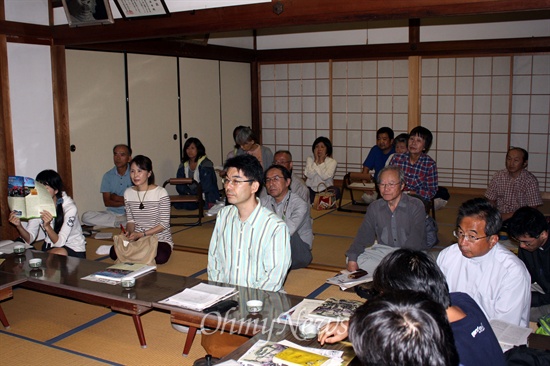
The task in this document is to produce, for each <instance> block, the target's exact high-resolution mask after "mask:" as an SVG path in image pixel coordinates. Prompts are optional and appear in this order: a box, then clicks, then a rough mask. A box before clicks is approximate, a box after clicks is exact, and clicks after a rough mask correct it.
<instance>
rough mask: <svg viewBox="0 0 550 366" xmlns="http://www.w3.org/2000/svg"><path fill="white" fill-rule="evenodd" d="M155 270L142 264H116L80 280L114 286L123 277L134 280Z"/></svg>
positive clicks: (154, 267) (155, 267) (153, 267)
mask: <svg viewBox="0 0 550 366" xmlns="http://www.w3.org/2000/svg"><path fill="white" fill-rule="evenodd" d="M155 269H157V266H148V265H146V264H142V263H118V264H115V265H112V266H110V267H107V268H105V269H104V270H102V271H99V272H96V273H93V274H91V275H89V276H86V277H83V278H82V279H83V280H89V281H94V282H103V283H108V284H113V285H116V284H118V283H120V281H121V280H122V278H124V277H133V278H136V277H139V276H141V275H144V274H146V273H149V272H152V271H154V270H155Z"/></svg>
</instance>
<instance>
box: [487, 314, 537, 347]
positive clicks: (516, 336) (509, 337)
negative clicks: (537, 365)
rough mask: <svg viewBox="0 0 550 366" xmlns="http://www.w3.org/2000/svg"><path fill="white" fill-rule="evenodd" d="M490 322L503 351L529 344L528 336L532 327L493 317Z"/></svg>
mask: <svg viewBox="0 0 550 366" xmlns="http://www.w3.org/2000/svg"><path fill="white" fill-rule="evenodd" d="M489 324H491V328H493V332H495V335H496V336H497V339H498V343H499V344H500V347H501V348H502V351H507V350H509V349H510V348H513V347H514V346H521V345H522V344H527V337H529V334H531V333H532V332H533V330H532V329H531V328H524V327H520V326H517V325H515V324H511V323H508V322H505V321H502V320H499V319H491V320H489Z"/></svg>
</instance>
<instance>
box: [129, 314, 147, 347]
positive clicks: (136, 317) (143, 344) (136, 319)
mask: <svg viewBox="0 0 550 366" xmlns="http://www.w3.org/2000/svg"><path fill="white" fill-rule="evenodd" d="M132 319H134V325H135V326H136V331H137V335H138V338H139V344H141V348H147V343H146V342H145V334H144V333H143V326H142V325H141V317H140V316H139V315H138V314H132Z"/></svg>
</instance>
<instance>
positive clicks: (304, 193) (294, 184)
mask: <svg viewBox="0 0 550 366" xmlns="http://www.w3.org/2000/svg"><path fill="white" fill-rule="evenodd" d="M273 165H280V166H284V167H285V168H286V169H287V170H288V171H289V172H290V174H292V178H291V179H292V181H291V182H290V190H291V191H292V193H293V194H297V195H298V196H300V197H302V199H303V200H304V201H306V202H309V189H308V188H307V186H306V182H304V180H303V179H302V178H300V177H299V176H298V175H297V174H294V173H293V172H292V168H293V166H292V154H291V153H290V151H288V150H279V151H277V152H276V153H275V155H273Z"/></svg>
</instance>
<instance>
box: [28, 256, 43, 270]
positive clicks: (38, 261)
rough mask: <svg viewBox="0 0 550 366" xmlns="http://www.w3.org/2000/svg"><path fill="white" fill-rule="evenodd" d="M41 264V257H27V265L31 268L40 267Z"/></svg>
mask: <svg viewBox="0 0 550 366" xmlns="http://www.w3.org/2000/svg"><path fill="white" fill-rule="evenodd" d="M41 265H42V259H40V258H32V259H29V266H30V267H31V268H40V266H41Z"/></svg>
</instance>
